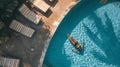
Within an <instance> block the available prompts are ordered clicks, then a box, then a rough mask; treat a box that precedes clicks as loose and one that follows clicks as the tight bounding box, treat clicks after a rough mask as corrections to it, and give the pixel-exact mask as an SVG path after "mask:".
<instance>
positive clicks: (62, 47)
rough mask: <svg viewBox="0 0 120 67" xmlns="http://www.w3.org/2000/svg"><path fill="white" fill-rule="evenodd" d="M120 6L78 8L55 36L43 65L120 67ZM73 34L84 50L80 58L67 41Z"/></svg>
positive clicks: (96, 2)
mask: <svg viewBox="0 0 120 67" xmlns="http://www.w3.org/2000/svg"><path fill="white" fill-rule="evenodd" d="M119 4H120V2H118V1H112V0H111V1H110V0H109V2H108V3H106V4H102V3H100V2H99V0H92V2H91V1H90V0H86V1H84V2H83V1H82V2H80V3H79V4H77V5H76V6H75V7H74V8H73V9H72V10H71V11H70V12H69V13H68V14H67V15H66V17H65V18H64V19H63V21H62V22H61V24H60V25H59V27H58V29H57V31H56V32H55V34H54V36H53V38H52V40H51V42H50V44H49V47H48V50H47V52H46V56H45V59H44V63H43V65H46V66H47V67H120V60H119V59H120V50H119V49H120V5H119ZM67 33H69V34H71V36H73V37H74V38H75V39H76V40H78V41H79V43H82V41H83V40H84V42H85V46H84V50H83V51H82V52H81V53H79V54H77V53H74V52H72V50H71V49H74V47H73V46H72V45H71V43H70V42H69V40H68V39H67Z"/></svg>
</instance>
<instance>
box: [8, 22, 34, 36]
mask: <svg viewBox="0 0 120 67" xmlns="http://www.w3.org/2000/svg"><path fill="white" fill-rule="evenodd" d="M9 27H10V28H11V29H13V30H15V31H17V32H19V33H21V34H23V35H25V36H27V37H30V38H31V37H32V35H33V33H34V32H35V30H33V29H32V28H29V27H27V26H25V25H23V24H21V23H20V22H18V21H16V20H13V21H12V23H11V24H10V26H9Z"/></svg>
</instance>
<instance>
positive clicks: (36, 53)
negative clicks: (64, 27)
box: [0, 0, 79, 67]
mask: <svg viewBox="0 0 120 67" xmlns="http://www.w3.org/2000/svg"><path fill="white" fill-rule="evenodd" d="M78 2H79V1H76V0H58V2H57V4H56V5H55V6H54V7H51V8H50V10H51V11H52V13H51V15H50V16H49V17H45V16H44V15H42V14H41V13H40V12H36V13H37V14H38V15H39V16H42V21H43V23H42V22H40V24H38V25H35V24H33V23H32V22H30V21H29V20H27V19H26V18H25V17H23V16H21V15H18V16H17V19H18V20H19V21H20V22H22V24H24V25H26V26H29V27H31V28H33V29H35V31H36V32H35V33H34V34H33V36H32V38H28V37H25V36H23V35H21V34H19V33H17V32H14V33H13V35H14V36H13V37H12V38H11V39H10V40H9V41H8V42H6V43H5V44H3V45H1V46H0V54H1V55H9V56H11V57H16V58H19V59H20V60H21V64H20V67H26V65H30V67H42V64H43V60H44V56H45V54H46V51H47V48H48V46H49V42H50V40H51V38H52V37H53V35H54V33H55V31H56V29H57V27H58V25H59V24H60V22H61V21H62V19H63V18H64V17H65V15H66V14H67V13H68V12H69V11H70V10H71V8H72V7H74V6H75V5H76V4H77V3H78Z"/></svg>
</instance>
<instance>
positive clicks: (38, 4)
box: [33, 0, 50, 13]
mask: <svg viewBox="0 0 120 67" xmlns="http://www.w3.org/2000/svg"><path fill="white" fill-rule="evenodd" d="M33 4H34V5H35V6H36V7H37V8H39V9H40V10H42V11H43V12H44V13H46V12H47V11H48V9H49V8H50V6H49V5H48V4H46V3H45V2H44V1H43V0H35V1H34V2H33Z"/></svg>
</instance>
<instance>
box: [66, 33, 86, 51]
mask: <svg viewBox="0 0 120 67" xmlns="http://www.w3.org/2000/svg"><path fill="white" fill-rule="evenodd" d="M67 36H68V39H69V40H70V42H71V43H72V44H73V46H74V47H75V48H76V49H77V50H72V51H74V52H78V51H81V50H82V49H83V47H84V42H83V43H82V45H80V44H79V43H78V41H76V40H75V39H74V38H73V37H71V36H70V35H69V34H67Z"/></svg>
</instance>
